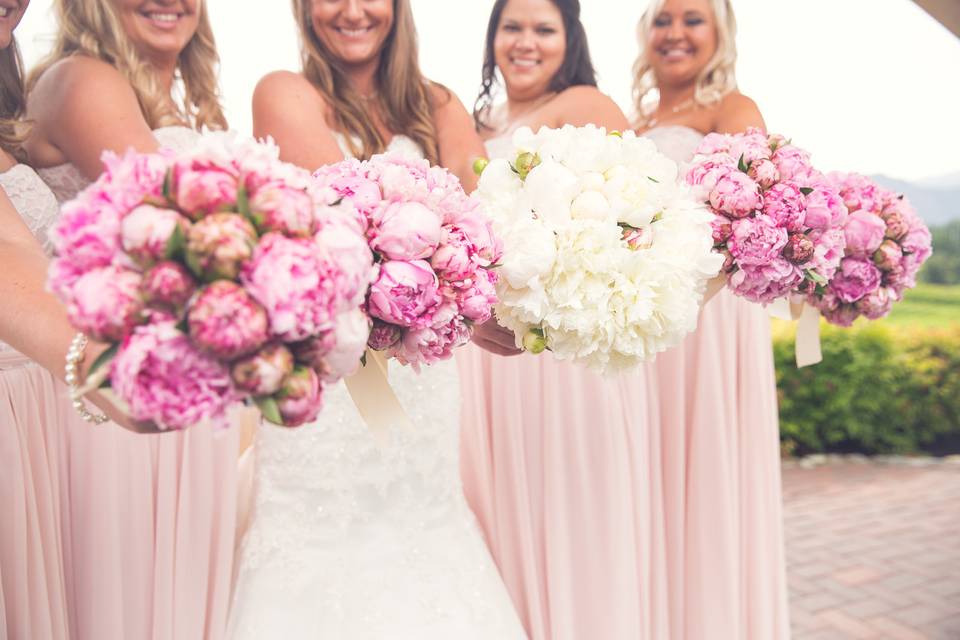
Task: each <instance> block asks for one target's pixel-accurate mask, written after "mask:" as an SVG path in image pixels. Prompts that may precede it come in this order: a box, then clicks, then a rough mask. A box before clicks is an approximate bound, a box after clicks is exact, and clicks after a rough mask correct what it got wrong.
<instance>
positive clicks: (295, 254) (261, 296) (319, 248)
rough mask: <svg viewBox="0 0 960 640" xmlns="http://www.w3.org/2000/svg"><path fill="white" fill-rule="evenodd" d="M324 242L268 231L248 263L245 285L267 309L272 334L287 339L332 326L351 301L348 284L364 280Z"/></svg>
mask: <svg viewBox="0 0 960 640" xmlns="http://www.w3.org/2000/svg"><path fill="white" fill-rule="evenodd" d="M319 242H320V240H314V239H300V238H287V237H285V236H283V235H280V234H278V233H268V234H267V235H265V236H263V237H262V238H261V239H260V244H258V245H257V247H256V250H255V251H254V253H253V256H252V257H251V258H250V260H249V261H248V262H247V263H246V264H245V265H244V266H243V271H242V273H241V275H240V279H241V281H242V282H243V285H244V286H245V287H246V288H247V290H248V291H249V292H250V294H251V295H252V296H253V298H254V299H256V300H257V301H258V302H259V303H260V304H261V305H263V307H264V308H265V309H266V311H267V315H268V317H269V318H270V331H271V333H272V335H273V336H275V337H277V338H279V339H280V340H282V341H283V342H297V341H300V340H306V339H307V338H309V337H310V336H315V335H317V334H319V333H322V332H324V331H327V330H329V329H331V328H332V327H333V324H334V321H335V319H336V315H337V314H338V313H340V312H341V311H342V310H346V309H347V308H348V307H349V301H350V300H349V296H350V294H351V293H352V291H351V290H349V289H348V287H355V286H358V284H357V280H358V279H359V276H358V275H357V274H346V275H352V276H353V277H352V278H346V275H345V273H344V271H342V270H341V269H340V267H339V266H338V265H337V264H336V263H334V262H333V261H332V260H330V259H328V257H326V256H324V255H323V254H324V252H323V245H322V244H318V243H319Z"/></svg>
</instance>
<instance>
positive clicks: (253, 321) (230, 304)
mask: <svg viewBox="0 0 960 640" xmlns="http://www.w3.org/2000/svg"><path fill="white" fill-rule="evenodd" d="M187 324H188V326H189V327H190V337H191V338H192V339H193V342H194V344H196V345H197V346H198V347H199V348H201V349H203V350H204V351H206V352H207V353H210V354H212V355H214V356H216V357H217V358H219V359H221V360H234V359H236V358H239V357H241V356H245V355H248V354H251V353H253V352H254V351H256V350H257V349H259V348H260V347H261V346H263V344H264V343H266V341H267V338H268V336H269V323H268V321H267V312H266V311H265V310H264V308H263V307H262V306H260V305H259V304H257V301H256V300H254V299H253V298H252V297H250V294H248V293H247V292H246V291H245V290H244V289H243V287H241V286H240V285H238V284H237V283H235V282H230V281H229V280H217V281H216V282H214V283H213V284H210V285H208V286H207V287H206V288H204V289H203V290H202V291H201V292H200V294H199V295H198V296H197V298H196V299H195V300H194V301H193V303H192V304H191V305H190V309H189V311H188V312H187Z"/></svg>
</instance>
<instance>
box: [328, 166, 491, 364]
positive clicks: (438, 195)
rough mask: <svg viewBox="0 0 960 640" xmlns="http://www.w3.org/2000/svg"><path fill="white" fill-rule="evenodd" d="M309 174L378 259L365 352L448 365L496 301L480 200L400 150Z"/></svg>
mask: <svg viewBox="0 0 960 640" xmlns="http://www.w3.org/2000/svg"><path fill="white" fill-rule="evenodd" d="M314 177H315V178H316V179H317V183H318V184H319V185H321V186H322V187H323V188H329V189H332V190H333V191H334V192H336V193H337V195H338V196H339V197H340V198H341V199H342V203H344V204H347V205H349V206H350V207H351V208H353V209H355V210H356V211H357V212H359V214H360V215H359V217H358V220H359V226H358V227H357V231H358V232H361V233H363V234H364V235H365V237H366V238H367V241H368V242H369V246H370V249H371V250H372V251H373V254H374V256H375V259H376V263H377V274H376V277H375V278H374V281H373V284H372V286H371V287H370V290H369V293H368V295H367V300H366V309H367V313H368V314H369V317H370V319H371V322H372V330H371V332H370V337H369V341H368V346H369V347H370V348H371V349H373V350H375V351H384V352H386V353H388V354H389V355H390V356H392V357H395V358H396V359H397V360H398V361H400V362H401V363H403V364H409V365H411V366H413V367H414V368H419V366H420V365H421V364H426V365H430V364H433V363H435V362H437V361H439V360H446V359H448V358H450V356H451V355H452V353H453V350H454V349H455V348H457V347H459V346H461V345H463V344H466V343H467V342H468V341H469V340H470V337H471V334H472V326H473V325H474V324H475V323H484V322H486V321H487V320H489V319H490V317H491V315H492V313H493V305H494V304H495V303H496V301H497V297H496V283H497V275H496V273H495V272H494V271H493V269H492V267H493V266H494V265H495V263H496V262H497V261H498V260H499V258H500V254H501V245H500V242H499V240H498V239H497V238H496V236H494V234H493V230H492V227H491V224H490V222H489V221H488V220H487V218H486V217H485V216H484V215H483V213H482V212H481V210H480V203H479V201H478V200H476V199H474V198H471V197H468V196H467V195H466V194H465V193H464V191H463V189H462V187H461V186H460V182H459V180H458V179H457V178H456V176H454V175H453V174H451V173H450V172H449V171H447V170H446V169H442V168H440V167H431V166H430V164H429V163H428V162H427V161H426V160H422V159H417V158H412V157H408V156H404V155H402V154H397V153H391V154H384V155H378V156H374V157H373V158H372V159H370V160H368V161H365V162H360V161H358V160H354V159H349V160H345V161H343V162H340V163H338V164H335V165H330V166H326V167H323V168H321V169H319V170H318V171H317V172H316V173H315V174H314Z"/></svg>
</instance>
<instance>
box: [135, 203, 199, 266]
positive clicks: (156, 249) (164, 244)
mask: <svg viewBox="0 0 960 640" xmlns="http://www.w3.org/2000/svg"><path fill="white" fill-rule="evenodd" d="M189 228H190V223H189V222H188V221H187V219H186V218H184V217H183V216H181V215H180V214H179V213H177V212H176V211H173V210H172V209H161V208H158V207H154V206H152V205H149V204H144V205H140V206H139V207H137V208H136V209H134V210H133V211H131V212H130V213H128V214H127V215H126V216H125V217H124V218H123V220H122V221H121V222H120V237H121V242H122V245H123V250H124V251H126V252H127V254H128V255H129V256H130V257H131V258H133V260H134V262H136V263H137V264H139V265H141V266H145V267H148V266H150V265H152V264H153V263H155V262H157V261H159V260H164V259H167V258H170V257H172V256H173V253H174V251H176V250H177V249H178V248H179V247H178V245H179V244H181V243H182V242H183V241H184V239H185V238H186V236H187V233H188V230H189Z"/></svg>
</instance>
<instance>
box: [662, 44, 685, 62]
mask: <svg viewBox="0 0 960 640" xmlns="http://www.w3.org/2000/svg"><path fill="white" fill-rule="evenodd" d="M659 52H660V56H661V57H663V58H666V59H667V60H680V59H682V58H687V57H689V56H692V55H693V49H681V48H677V47H671V48H669V49H660V50H659Z"/></svg>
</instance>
